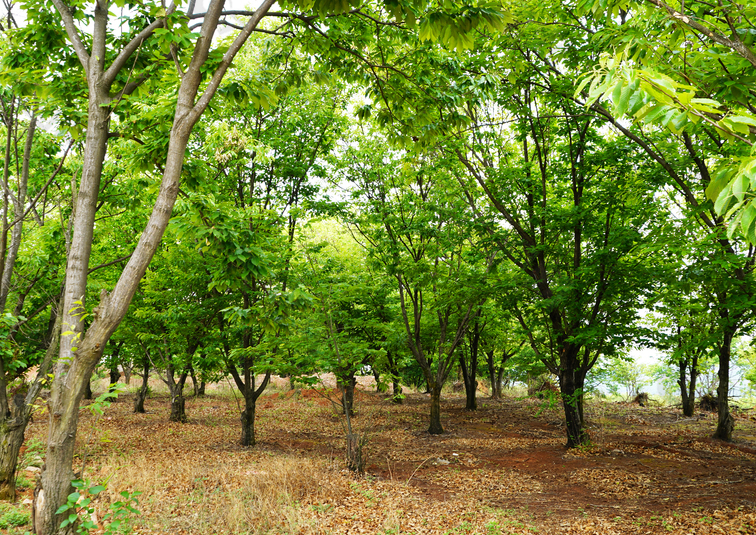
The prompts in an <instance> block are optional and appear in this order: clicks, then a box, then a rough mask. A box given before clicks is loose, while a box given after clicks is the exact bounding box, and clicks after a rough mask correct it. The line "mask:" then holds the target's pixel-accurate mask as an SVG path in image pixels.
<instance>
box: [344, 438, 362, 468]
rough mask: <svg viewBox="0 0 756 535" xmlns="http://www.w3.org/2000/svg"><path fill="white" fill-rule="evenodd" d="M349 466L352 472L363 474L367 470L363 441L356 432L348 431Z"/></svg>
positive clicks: (347, 455)
mask: <svg viewBox="0 0 756 535" xmlns="http://www.w3.org/2000/svg"><path fill="white" fill-rule="evenodd" d="M346 441H347V448H346V450H347V454H346V457H347V468H348V469H349V470H351V471H352V472H357V473H358V474H362V473H364V472H365V458H364V457H363V455H362V446H363V445H364V444H363V441H362V440H360V435H358V434H356V433H347V437H346Z"/></svg>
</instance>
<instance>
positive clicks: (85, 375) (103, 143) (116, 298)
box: [33, 0, 273, 535]
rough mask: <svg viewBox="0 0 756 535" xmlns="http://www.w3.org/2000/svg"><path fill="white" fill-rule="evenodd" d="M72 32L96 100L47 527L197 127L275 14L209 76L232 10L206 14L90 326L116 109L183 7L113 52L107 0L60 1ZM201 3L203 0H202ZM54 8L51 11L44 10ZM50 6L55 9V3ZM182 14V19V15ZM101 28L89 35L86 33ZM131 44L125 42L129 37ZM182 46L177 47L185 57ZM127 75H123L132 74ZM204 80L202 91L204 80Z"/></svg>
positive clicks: (68, 308) (42, 512)
mask: <svg viewBox="0 0 756 535" xmlns="http://www.w3.org/2000/svg"><path fill="white" fill-rule="evenodd" d="M53 3H54V5H55V8H56V9H57V11H58V13H59V15H60V17H61V19H62V22H63V25H64V27H65V29H66V33H67V35H68V39H69V41H70V43H71V45H72V47H73V49H74V51H75V52H76V55H77V56H78V59H79V61H80V63H81V66H82V67H83V69H84V73H85V75H86V79H87V88H88V99H89V108H88V115H87V127H86V142H85V149H84V158H83V169H82V174H81V181H80V184H79V189H78V194H77V204H76V217H75V220H74V225H73V236H72V241H71V249H70V253H69V255H68V265H67V269H66V285H65V294H64V300H63V307H62V308H63V310H62V325H63V326H62V329H63V331H64V333H63V334H64V335H63V336H61V343H60V353H59V358H58V360H57V362H56V364H55V367H54V374H55V379H54V381H53V384H52V389H51V398H50V425H49V435H48V448H47V456H46V460H47V462H46V466H45V469H44V471H43V472H42V476H41V481H42V490H41V492H39V493H38V494H37V496H36V499H35V503H34V518H33V527H34V530H35V532H36V533H38V534H45V535H47V534H51V533H58V532H60V531H61V530H60V528H59V526H60V523H61V516H60V515H57V514H56V510H57V509H58V507H59V506H60V505H62V504H63V503H65V501H66V499H67V496H68V494H69V493H70V492H69V491H70V488H71V481H72V480H73V479H74V474H73V470H72V461H73V453H74V443H75V437H76V430H77V424H78V407H79V402H80V400H81V397H82V395H83V393H84V385H85V383H86V381H88V380H89V377H90V376H91V374H92V371H93V370H94V367H95V366H96V364H97V362H98V361H99V359H100V357H101V355H102V351H103V349H104V346H105V344H106V343H107V341H108V339H109V337H110V335H111V334H112V333H113V331H114V330H115V329H116V327H117V326H118V324H119V323H120V321H121V320H122V319H123V317H124V316H125V314H126V312H127V309H128V306H129V303H130V301H131V299H132V297H133V295H134V292H135V291H136V289H137V287H138V285H139V281H140V279H141V278H142V276H143V275H144V273H145V271H146V269H147V265H148V264H149V262H150V260H151V259H152V256H153V255H154V253H155V251H156V250H157V247H158V244H159V243H160V239H161V238H162V235H163V232H164V231H165V228H166V227H167V224H168V220H169V218H170V214H171V211H172V208H173V204H174V203H175V200H176V196H177V195H178V190H179V181H180V178H181V169H182V165H183V160H184V154H185V151H186V147H187V143H188V141H189V135H190V134H191V131H192V128H193V126H194V124H195V123H196V122H197V121H198V120H199V118H200V116H201V115H202V113H203V112H204V111H205V109H206V108H207V106H208V104H209V103H210V100H211V99H212V98H213V96H214V94H215V92H216V90H217V88H218V86H219V84H220V82H221V80H222V78H223V76H224V75H225V73H226V70H227V69H228V67H229V66H230V64H231V61H232V60H233V58H234V56H235V55H236V53H237V52H238V51H239V49H240V48H241V46H242V45H243V43H244V42H245V41H246V39H247V37H248V36H249V35H250V34H251V32H252V31H253V30H254V29H255V27H256V26H257V24H258V22H259V21H260V19H261V18H262V17H263V16H264V15H265V14H266V13H267V11H268V9H269V8H270V6H271V5H272V4H273V1H272V0H265V1H264V2H263V3H262V5H261V6H260V7H259V8H258V10H257V12H256V13H255V15H254V16H253V17H251V18H250V19H249V21H248V22H247V23H246V24H245V25H244V29H243V30H242V31H241V32H240V33H239V35H238V36H237V37H236V38H235V39H234V40H233V42H232V44H231V45H230V46H229V48H228V49H227V51H226V52H225V53H224V54H223V56H222V57H221V58H219V60H220V61H219V62H218V63H216V64H215V66H214V68H213V70H212V71H211V72H210V73H209V75H208V78H206V82H207V83H206V84H202V82H203V69H205V68H206V63H207V61H208V58H209V56H210V49H211V45H212V39H213V35H214V34H215V30H216V28H217V25H218V20H219V19H220V17H221V14H222V11H223V5H224V2H223V1H217V0H213V1H211V2H210V5H209V6H208V10H207V14H206V15H205V16H204V19H203V22H202V26H201V29H200V33H199V36H198V37H197V39H196V41H195V43H194V46H193V50H192V51H191V52H189V54H188V61H187V64H186V67H185V68H184V67H182V66H179V69H180V70H181V76H180V79H181V83H180V85H179V87H178V93H177V101H176V107H175V115H174V120H173V126H172V128H171V132H170V137H169V145H168V152H167V155H166V158H165V164H164V166H163V173H162V175H163V177H162V182H161V187H160V191H159V193H158V195H157V198H156V200H155V205H154V208H153V211H152V214H151V216H150V219H149V221H148V223H147V225H146V227H145V229H144V232H143V233H142V237H141V239H140V241H139V243H138V245H137V246H136V249H135V250H134V252H133V254H132V255H131V257H130V260H129V261H128V263H127V264H126V267H125V268H124V270H123V272H122V274H121V276H120V278H119V279H118V282H117V283H116V285H115V287H114V288H113V290H112V291H111V292H105V291H103V292H102V294H101V295H100V299H99V303H98V305H97V307H96V309H95V310H94V311H93V314H92V320H91V323H89V326H88V328H86V329H85V323H84V310H85V308H84V307H85V306H86V304H85V302H84V298H85V295H86V285H87V272H88V268H89V258H90V252H91V248H92V237H93V231H94V215H95V212H96V209H97V205H98V194H99V191H100V177H101V175H102V167H103V161H104V158H105V153H106V150H107V143H108V134H109V130H110V119H111V114H112V113H113V109H114V107H115V106H116V105H117V103H118V102H119V101H120V100H121V99H122V98H124V97H125V96H127V95H129V94H130V93H133V91H134V90H136V89H137V88H138V87H139V86H140V85H141V84H142V83H143V82H144V80H145V79H146V77H147V76H148V75H147V74H146V73H145V74H142V73H140V72H137V73H135V76H134V77H133V78H132V77H131V76H129V72H128V70H127V69H128V66H130V65H131V64H130V63H129V62H132V63H133V57H132V56H133V55H134V54H135V53H136V52H137V50H138V49H139V48H140V47H141V46H142V45H143V43H145V41H147V40H149V39H150V38H151V37H152V36H153V34H154V32H155V30H156V29H158V28H161V27H163V26H164V25H165V24H166V18H167V17H171V16H173V15H174V13H175V6H174V5H173V4H171V5H170V6H169V7H168V8H167V9H163V10H162V12H159V13H158V16H157V17H154V18H153V19H152V22H150V23H149V24H147V25H146V26H145V27H143V28H139V29H138V31H136V32H135V33H134V34H132V35H131V36H130V39H129V40H128V41H127V42H126V43H125V45H123V48H121V49H120V50H117V51H116V52H115V55H113V54H111V51H110V50H108V47H109V42H108V38H107V35H108V28H109V21H108V19H109V12H108V5H107V2H98V3H96V4H95V5H94V7H93V18H92V22H91V25H90V26H89V27H82V26H80V25H79V24H78V23H77V18H76V13H75V11H74V10H73V9H72V8H71V6H69V5H68V4H67V3H66V2H65V1H64V0H54V2H53ZM192 7H193V6H192ZM42 11H44V10H42ZM45 12H46V11H45ZM176 22H177V23H178V24H181V19H177V20H176ZM87 30H89V31H91V35H92V38H91V40H87V39H86V38H84V36H83V32H85V31H87ZM122 42H123V41H122ZM175 55H176V54H174V56H175ZM177 64H178V63H177ZM122 76H123V77H122ZM201 85H202V91H201V92H200V87H201Z"/></svg>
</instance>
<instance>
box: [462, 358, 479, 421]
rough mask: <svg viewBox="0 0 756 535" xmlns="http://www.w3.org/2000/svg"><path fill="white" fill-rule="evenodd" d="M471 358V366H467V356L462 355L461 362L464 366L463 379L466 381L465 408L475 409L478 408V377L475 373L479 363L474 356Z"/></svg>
mask: <svg viewBox="0 0 756 535" xmlns="http://www.w3.org/2000/svg"><path fill="white" fill-rule="evenodd" d="M470 360H471V363H470V367H468V366H467V363H466V362H465V357H460V358H459V363H460V365H461V368H462V381H463V382H464V383H465V410H466V411H475V410H478V400H477V393H478V379H477V377H476V374H475V369H476V368H477V365H478V363H477V362H474V361H473V359H472V358H471V359H470Z"/></svg>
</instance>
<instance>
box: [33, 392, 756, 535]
mask: <svg viewBox="0 0 756 535" xmlns="http://www.w3.org/2000/svg"><path fill="white" fill-rule="evenodd" d="M277 388H279V389H280V390H278V391H274V392H270V393H268V394H266V395H264V396H263V397H262V398H261V399H260V400H259V401H258V404H257V408H258V410H257V418H258V420H257V438H258V444H257V445H256V446H255V447H254V448H251V449H244V448H241V447H240V446H238V437H239V435H240V430H239V409H238V405H237V400H236V399H235V398H234V397H233V395H232V394H231V392H230V390H228V389H225V390H224V389H219V390H212V389H211V390H210V391H209V395H208V396H207V397H204V398H196V399H195V398H190V399H189V400H188V402H187V413H188V416H189V422H188V423H187V424H183V425H182V424H172V423H168V422H167V418H168V414H169V404H168V403H169V401H168V398H167V397H166V396H165V395H160V394H158V395H154V396H153V397H152V398H150V399H148V401H147V411H148V413H147V414H142V415H140V414H133V413H132V412H131V408H132V400H131V396H130V395H128V394H126V395H123V396H122V399H121V400H119V402H117V403H114V404H113V405H112V406H111V407H109V408H107V409H106V410H105V413H104V415H103V416H99V417H98V416H96V415H95V414H92V413H91V412H90V411H87V410H86V409H82V415H81V416H82V421H81V427H80V433H79V436H80V439H79V446H78V448H79V449H78V451H79V462H85V465H86V466H85V470H84V477H85V478H86V479H88V480H90V481H92V482H93V483H94V482H102V481H105V480H108V491H107V492H105V493H103V495H102V498H101V500H100V503H99V505H98V511H97V514H98V515H99V517H98V518H99V519H100V520H99V521H101V519H102V514H103V513H104V512H105V511H106V509H107V505H108V502H110V501H114V500H115V497H117V492H120V491H121V490H124V489H125V490H128V491H134V490H139V491H141V492H142V493H143V494H142V496H140V505H139V509H140V511H141V515H139V516H138V517H136V519H135V520H134V522H133V525H132V526H133V532H134V533H145V534H146V533H187V534H189V533H191V534H194V533H196V534H208V533H292V534H293V533H318V534H320V533H323V534H326V533H333V534H341V533H380V534H387V535H388V534H399V533H402V534H411V533H414V534H425V533H428V534H431V533H432V534H456V533H469V534H473V533H476V534H478V533H479V534H487V535H496V534H504V533H596V534H613V533H621V534H624V533H632V534H636V533H637V534H645V533H673V534H690V533H696V534H698V533H700V534H709V533H750V534H756V509H755V508H754V506H756V412H753V411H740V412H736V414H735V416H736V431H735V440H734V442H733V443H729V444H728V443H722V442H719V441H713V440H711V439H710V438H708V437H709V436H710V435H711V433H712V432H713V430H714V426H715V422H716V420H715V415H713V414H710V413H700V412H699V413H697V414H696V415H695V416H694V417H693V418H684V417H682V414H681V412H680V410H679V409H677V408H674V407H664V406H661V405H654V404H652V406H650V407H639V406H637V405H633V404H626V403H608V402H596V401H591V402H589V403H588V404H587V406H586V419H587V421H588V423H589V425H590V434H591V437H592V441H593V444H592V446H591V447H588V448H585V449H582V450H572V451H568V450H567V449H565V447H564V443H565V441H566V437H565V431H564V426H563V423H562V421H561V410H560V408H559V407H554V406H552V407H550V406H549V405H548V403H547V402H545V401H542V400H538V399H533V398H517V397H513V396H507V397H506V398H505V399H503V400H491V399H487V398H484V397H480V398H479V409H478V410H477V411H475V412H468V411H465V410H464V396H463V394H456V393H448V394H446V395H445V396H444V399H443V402H442V423H443V425H444V429H445V431H446V432H445V433H444V434H443V435H438V436H431V435H429V434H428V433H427V432H426V429H427V425H428V423H427V414H428V401H429V400H428V397H427V396H425V395H423V394H410V395H408V396H407V398H406V399H405V402H404V404H403V405H393V404H391V403H390V402H389V401H388V400H387V399H385V398H386V396H385V395H383V394H378V393H375V392H372V391H361V392H359V393H358V395H357V402H356V409H357V415H356V417H355V419H354V425H355V429H356V431H357V432H358V433H360V434H362V435H364V436H365V437H366V438H367V442H366V445H365V456H366V460H367V462H366V474H365V476H363V477H357V476H355V475H353V474H352V473H350V472H349V471H347V470H345V469H344V449H345V432H344V417H343V416H342V415H341V414H339V413H338V411H335V410H334V407H333V406H332V405H331V403H330V402H329V401H328V400H327V399H325V398H324V397H323V396H322V393H321V392H316V391H313V390H304V391H301V390H298V391H293V392H291V391H286V390H285V386H284V385H283V384H282V385H279V386H278V387H277ZM45 426H46V415H45V414H39V415H38V416H37V417H36V418H35V421H34V423H33V424H32V426H31V427H30V429H29V431H28V432H27V440H29V439H31V440H34V439H37V440H40V439H42V438H43V437H44V433H45ZM27 475H29V477H31V476H32V475H34V474H27ZM266 485H268V486H266ZM25 492H26V494H25V495H22V496H21V499H22V500H23V499H24V498H26V497H29V495H30V492H31V490H27V491H25ZM268 495H269V496H275V499H271V500H268V501H269V502H270V503H268V502H266V504H263V503H262V501H261V500H262V499H263V498H265V496H268Z"/></svg>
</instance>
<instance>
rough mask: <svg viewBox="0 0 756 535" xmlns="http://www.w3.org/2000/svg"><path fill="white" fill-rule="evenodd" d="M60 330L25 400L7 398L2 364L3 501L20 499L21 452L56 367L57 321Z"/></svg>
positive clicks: (0, 492)
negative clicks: (38, 401)
mask: <svg viewBox="0 0 756 535" xmlns="http://www.w3.org/2000/svg"><path fill="white" fill-rule="evenodd" d="M56 326H57V329H55V330H54V332H53V337H52V339H51V340H50V345H49V346H48V347H47V350H46V351H45V356H44V358H43V359H42V362H41V363H40V365H39V368H38V370H37V376H36V378H35V379H34V381H32V383H31V384H29V388H28V390H27V391H26V395H25V396H24V395H23V394H21V393H20V392H19V393H17V394H16V395H15V396H14V397H13V400H9V399H8V396H7V393H6V392H7V387H8V384H7V375H6V372H5V369H4V367H3V365H2V360H0V415H1V417H0V499H2V500H9V501H14V500H15V499H16V467H17V464H18V452H19V450H20V449H21V445H22V444H23V442H24V432H25V431H26V427H27V425H28V424H29V420H30V418H31V414H32V409H33V408H34V402H35V401H36V399H37V396H38V395H39V392H40V391H41V390H42V385H43V383H45V382H46V381H47V374H48V372H49V370H50V367H51V365H52V361H53V357H54V356H55V355H56V353H57V351H58V342H59V335H60V321H59V320H58V321H56Z"/></svg>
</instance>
